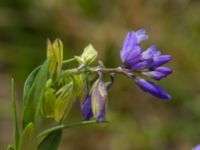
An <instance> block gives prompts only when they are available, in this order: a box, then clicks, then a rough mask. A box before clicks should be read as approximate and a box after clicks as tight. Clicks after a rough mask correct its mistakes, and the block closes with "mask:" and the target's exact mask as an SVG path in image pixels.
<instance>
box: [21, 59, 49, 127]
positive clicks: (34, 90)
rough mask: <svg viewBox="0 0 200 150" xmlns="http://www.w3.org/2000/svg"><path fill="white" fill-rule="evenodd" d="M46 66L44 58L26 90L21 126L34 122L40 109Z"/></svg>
mask: <svg viewBox="0 0 200 150" xmlns="http://www.w3.org/2000/svg"><path fill="white" fill-rule="evenodd" d="M48 67H49V60H46V61H45V62H44V64H43V65H42V66H41V68H40V69H39V71H38V73H37V75H36V77H35V79H34V81H33V84H32V86H31V87H30V89H29V90H28V91H27V92H28V93H27V96H25V99H24V101H25V105H24V112H23V127H24V128H25V127H26V125H27V124H29V123H30V122H35V118H37V116H38V114H39V110H40V105H41V101H42V97H43V93H44V89H45V85H46V82H47V80H48Z"/></svg>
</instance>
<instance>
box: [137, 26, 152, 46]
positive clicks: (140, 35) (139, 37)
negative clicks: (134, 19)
mask: <svg viewBox="0 0 200 150" xmlns="http://www.w3.org/2000/svg"><path fill="white" fill-rule="evenodd" d="M135 34H136V37H137V43H140V42H141V41H144V40H147V39H148V38H149V37H148V35H147V34H146V31H145V30H144V29H140V30H137V31H136V32H135Z"/></svg>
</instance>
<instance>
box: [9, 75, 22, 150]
mask: <svg viewBox="0 0 200 150" xmlns="http://www.w3.org/2000/svg"><path fill="white" fill-rule="evenodd" d="M11 93H12V106H13V116H14V141H15V148H17V147H18V145H19V139H20V135H19V125H18V119H17V108H16V96H15V81H14V79H13V78H12V80H11Z"/></svg>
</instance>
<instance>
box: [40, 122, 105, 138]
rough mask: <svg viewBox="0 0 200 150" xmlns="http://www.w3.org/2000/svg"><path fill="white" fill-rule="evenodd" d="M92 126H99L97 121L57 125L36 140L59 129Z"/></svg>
mask: <svg viewBox="0 0 200 150" xmlns="http://www.w3.org/2000/svg"><path fill="white" fill-rule="evenodd" d="M102 123H108V122H107V121H104V122H102ZM92 124H100V123H99V122H98V120H90V121H81V122H76V123H71V124H67V125H58V126H55V127H52V128H49V129H47V130H45V131H43V132H42V133H40V134H39V135H38V137H37V138H38V139H39V138H41V137H43V136H45V135H47V134H49V133H51V132H54V131H57V130H61V129H67V128H73V127H77V126H84V125H92Z"/></svg>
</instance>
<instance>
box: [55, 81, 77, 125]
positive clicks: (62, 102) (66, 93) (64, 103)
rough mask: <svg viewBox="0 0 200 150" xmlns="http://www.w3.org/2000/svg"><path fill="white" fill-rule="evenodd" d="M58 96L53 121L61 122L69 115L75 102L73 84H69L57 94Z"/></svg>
mask: <svg viewBox="0 0 200 150" xmlns="http://www.w3.org/2000/svg"><path fill="white" fill-rule="evenodd" d="M57 94H59V96H58V97H57V99H56V102H55V111H54V119H55V120H56V121H57V122H60V121H62V120H63V119H64V118H65V117H66V116H67V115H68V113H69V111H70V109H71V107H72V104H73V103H74V100H75V95H74V92H73V84H71V83H69V84H68V85H66V86H65V87H63V88H62V89H61V90H59V91H58V92H57Z"/></svg>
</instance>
